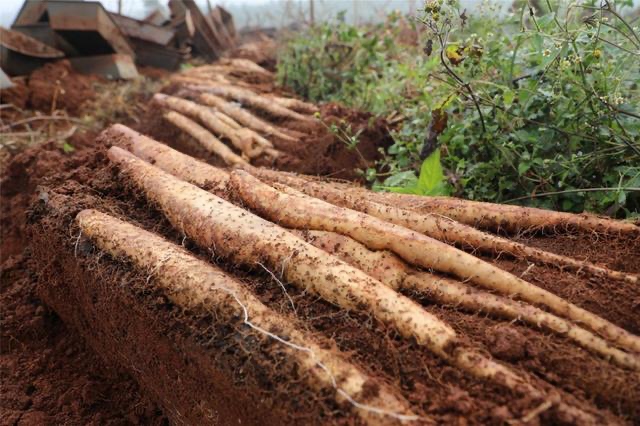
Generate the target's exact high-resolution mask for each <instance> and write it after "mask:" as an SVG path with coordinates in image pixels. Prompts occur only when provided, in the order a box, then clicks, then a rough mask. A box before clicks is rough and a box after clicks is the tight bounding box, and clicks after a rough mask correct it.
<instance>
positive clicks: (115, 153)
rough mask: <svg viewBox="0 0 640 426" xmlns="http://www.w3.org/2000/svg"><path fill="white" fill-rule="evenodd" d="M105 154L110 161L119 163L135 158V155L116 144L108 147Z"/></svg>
mask: <svg viewBox="0 0 640 426" xmlns="http://www.w3.org/2000/svg"><path fill="white" fill-rule="evenodd" d="M107 156H108V157H109V159H110V160H111V161H113V162H114V163H116V164H118V163H121V162H123V161H125V160H131V159H135V158H137V157H136V156H135V155H133V154H132V153H130V152H129V151H125V150H124V149H122V148H119V147H117V146H112V147H111V148H109V151H107Z"/></svg>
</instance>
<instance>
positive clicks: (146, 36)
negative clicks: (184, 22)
mask: <svg viewBox="0 0 640 426" xmlns="http://www.w3.org/2000/svg"><path fill="white" fill-rule="evenodd" d="M111 17H112V18H113V20H114V21H115V22H116V24H117V25H118V26H119V27H120V30H121V31H122V32H123V33H124V34H125V35H126V36H127V37H131V38H137V39H140V40H145V41H150V42H152V43H156V44H159V45H162V46H166V45H167V44H169V42H170V41H171V40H172V39H173V37H174V36H175V33H176V32H175V30H172V29H170V28H163V27H159V26H157V25H152V24H148V23H146V22H144V21H140V20H138V19H133V18H130V17H128V16H124V15H118V14H117V13H112V14H111Z"/></svg>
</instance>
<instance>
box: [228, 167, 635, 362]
mask: <svg viewBox="0 0 640 426" xmlns="http://www.w3.org/2000/svg"><path fill="white" fill-rule="evenodd" d="M230 184H231V186H232V188H233V190H234V191H235V193H236V194H238V196H239V197H241V198H242V200H243V202H244V203H245V204H246V205H247V206H249V207H250V208H251V209H253V210H255V211H257V212H259V213H260V214H261V215H263V216H266V217H268V218H269V219H270V220H273V221H275V222H277V223H280V224H282V225H284V226H288V227H292V228H297V229H314V230H321V231H332V232H337V233H340V234H343V235H348V236H350V237H351V238H353V239H355V240H357V241H359V242H361V243H363V244H365V245H366V246H367V247H369V248H371V249H374V250H382V249H386V250H390V251H393V252H394V253H396V254H397V255H399V256H400V257H401V258H403V259H404V260H405V261H407V262H408V263H410V264H412V265H416V266H420V267H423V268H433V269H435V270H437V271H440V272H446V273H450V274H453V275H455V276H457V277H458V278H460V279H463V280H470V281H472V282H474V283H476V284H478V285H481V286H483V287H486V288H489V289H492V290H496V291H499V292H501V293H504V294H507V295H510V296H515V297H519V298H521V299H522V300H526V301H527V302H530V303H534V304H541V305H544V306H547V307H548V308H549V309H551V310H552V311H553V312H555V313H556V314H558V315H560V316H563V317H565V318H567V319H570V320H572V321H576V322H578V323H582V324H585V325H587V326H588V327H589V328H591V329H592V330H593V331H595V332H597V333H599V334H600V335H602V336H603V337H605V338H606V339H608V340H609V341H611V342H612V343H615V344H616V345H619V346H620V347H622V348H625V349H628V350H631V351H634V352H640V338H638V337H637V336H635V335H633V334H631V333H629V332H628V331H626V330H624V329H622V328H620V327H618V326H616V325H614V324H612V323H611V322H609V321H607V320H605V319H604V318H601V317H599V316H597V315H595V314H593V313H591V312H589V311H587V310H585V309H582V308H580V307H578V306H576V305H574V304H572V303H569V302H567V301H566V300H564V299H562V298H561V297H558V296H556V295H555V294H553V293H551V292H549V291H546V290H544V289H541V288H539V287H537V286H535V285H533V284H531V283H528V282H527V281H525V280H523V279H521V278H518V277H516V276H514V275H512V274H510V273H509V272H506V271H504V270H502V269H500V268H498V267H496V266H493V265H491V264H489V263H487V262H485V261H483V260H480V259H478V258H476V257H474V256H472V255H471V254H468V253H465V252H463V251H461V250H458V249H456V248H455V247H451V246H449V245H447V244H445V243H443V242H440V241H438V240H435V239H433V238H431V237H428V236H426V235H423V234H420V233H418V232H416V231H413V230H411V229H408V228H405V227H402V226H399V225H395V224H392V223H389V222H385V221H382V220H380V219H378V218H376V217H373V216H370V215H367V214H365V213H361V212H358V211H355V210H351V209H347V208H344V207H338V206H334V205H333V204H329V203H327V202H325V201H322V200H320V199H317V198H313V197H310V196H308V195H305V194H302V193H300V192H298V191H296V190H293V189H291V188H290V187H287V186H284V185H279V184H274V185H277V188H274V187H272V186H269V185H267V184H265V183H263V182H261V181H260V180H258V179H256V178H255V177H253V176H252V175H250V174H249V173H247V172H246V171H243V170H236V171H234V172H233V173H232V174H231V180H230Z"/></svg>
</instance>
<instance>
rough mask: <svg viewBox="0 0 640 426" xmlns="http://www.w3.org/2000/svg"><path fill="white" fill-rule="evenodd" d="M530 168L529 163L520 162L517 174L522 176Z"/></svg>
mask: <svg viewBox="0 0 640 426" xmlns="http://www.w3.org/2000/svg"><path fill="white" fill-rule="evenodd" d="M530 168H531V163H528V162H524V161H523V162H521V163H520V164H518V174H519V175H520V176H522V175H523V174H525V173H527V171H528V170H529V169H530Z"/></svg>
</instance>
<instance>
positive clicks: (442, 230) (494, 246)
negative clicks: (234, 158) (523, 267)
mask: <svg viewBox="0 0 640 426" xmlns="http://www.w3.org/2000/svg"><path fill="white" fill-rule="evenodd" d="M250 171H252V170H250ZM255 174H256V175H262V174H265V175H268V176H274V175H275V174H274V173H269V172H267V173H262V171H261V170H258V169H256V170H255ZM276 176H278V175H276ZM276 180H277V181H280V182H285V184H286V185H288V186H292V187H294V188H295V189H298V190H300V191H302V192H304V193H305V194H307V195H310V196H312V197H315V198H320V199H322V200H324V201H327V202H329V203H331V204H334V205H337V206H340V207H346V208H349V209H353V210H357V211H360V212H363V213H366V214H369V215H371V216H375V217H377V218H379V219H382V220H385V221H387V222H390V223H394V224H396V225H400V226H404V227H406V228H409V229H413V230H414V231H417V232H420V233H423V234H425V235H428V236H430V237H431V238H435V239H437V240H440V241H443V242H445V243H453V244H455V245H457V246H460V247H463V248H466V247H470V248H472V249H473V250H478V251H480V252H485V253H493V254H503V253H507V254H510V255H512V256H514V257H518V258H523V259H526V260H529V261H531V262H534V263H538V264H542V265H552V266H556V267H559V268H565V269H568V270H571V271H584V272H587V273H590V274H592V275H595V276H602V277H605V278H610V279H615V280H622V281H626V282H629V283H632V284H637V283H638V282H639V281H640V278H639V277H638V276H637V275H633V274H627V273H624V272H619V271H614V270H611V269H609V268H605V267H602V266H598V265H594V264H593V263H590V262H586V261H580V260H577V259H573V258H571V257H568V256H561V255H558V254H555V253H550V252H547V251H544V250H540V249H537V248H535V247H529V246H527V245H525V244H522V243H518V242H515V241H511V240H508V239H506V238H502V237H499V236H496V235H492V234H488V233H486V232H483V231H480V230H478V229H476V228H473V227H471V226H469V225H465V224H462V223H459V222H457V221H455V220H453V219H450V218H449V217H446V216H443V215H441V214H433V213H418V212H415V211H413V210H407V209H403V208H399V207H396V206H392V205H388V204H380V203H378V202H375V201H370V200H367V199H363V197H358V196H355V195H352V194H349V193H346V192H345V191H341V190H340V189H336V188H334V187H331V186H330V185H323V184H320V183H316V182H304V184H303V183H302V181H301V180H298V179H295V178H289V177H288V176H286V175H279V176H278V177H277V178H276Z"/></svg>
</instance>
